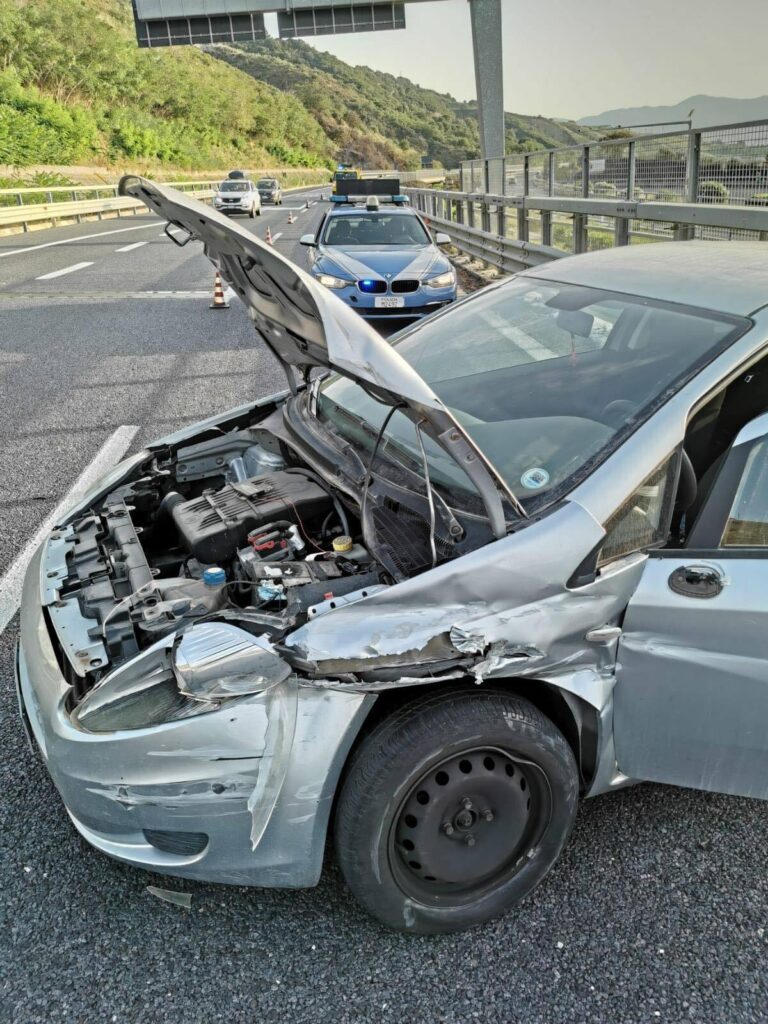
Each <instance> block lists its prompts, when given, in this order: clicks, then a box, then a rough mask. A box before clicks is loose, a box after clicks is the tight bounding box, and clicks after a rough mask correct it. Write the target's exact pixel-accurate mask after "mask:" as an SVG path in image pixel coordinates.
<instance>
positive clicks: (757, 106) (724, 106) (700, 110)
mask: <svg viewBox="0 0 768 1024" xmlns="http://www.w3.org/2000/svg"><path fill="white" fill-rule="evenodd" d="M691 110H693V118H692V120H693V127H694V128H706V127H707V126H708V125H717V124H728V123H730V122H732V121H757V120H760V119H761V118H768V96H756V97H755V98H754V99H746V100H741V99H736V98H735V97H732V96H689V97H688V99H686V100H680V102H679V103H675V104H673V105H672V106H669V107H663V106H660V107H618V108H616V109H615V110H604V111H603V112H602V114H592V115H590V116H589V117H582V118H580V119H579V121H578V123H579V124H580V125H622V126H626V125H633V124H646V123H648V122H650V121H653V122H656V121H678V120H687V118H688V114H689V112H690V111H691Z"/></svg>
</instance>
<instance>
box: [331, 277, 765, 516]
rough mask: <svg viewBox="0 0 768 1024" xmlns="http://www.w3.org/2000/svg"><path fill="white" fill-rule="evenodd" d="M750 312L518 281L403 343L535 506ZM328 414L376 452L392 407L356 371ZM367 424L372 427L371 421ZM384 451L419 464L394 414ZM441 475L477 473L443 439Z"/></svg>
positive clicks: (699, 363) (336, 379) (600, 454)
mask: <svg viewBox="0 0 768 1024" xmlns="http://www.w3.org/2000/svg"><path fill="white" fill-rule="evenodd" d="M749 326H750V322H749V321H747V320H743V319H741V318H737V317H731V316H725V315H719V314H716V313H712V312H709V311H705V310H698V309H693V308H691V307H688V306H678V305H671V304H667V303H660V302H652V301H650V300H648V299H645V298H640V297H637V296H632V295H622V294H619V293H616V292H609V291H603V290H600V289H597V288H584V287H580V286H575V285H566V284H559V283H556V282H552V281H550V280H547V281H543V280H542V281H538V280H536V279H535V278H531V277H529V278H520V279H519V280H517V281H515V282H511V283H508V284H506V285H504V286H503V287H500V288H496V289H493V290H490V291H488V292H487V293H486V294H484V295H482V296H478V298H476V299H473V300H471V301H469V302H467V303H464V304H462V305H460V306H457V307H455V308H454V309H453V310H452V311H450V312H448V313H445V314H439V315H438V316H435V317H433V318H431V319H430V320H428V321H425V322H424V323H423V324H420V325H417V326H416V327H415V328H411V329H409V330H407V331H406V332H403V333H402V334H401V335H399V336H397V337H396V338H393V339H392V344H393V345H394V346H395V348H396V349H397V351H398V352H399V354H400V355H401V356H403V358H404V359H405V360H406V361H407V362H408V363H410V365H411V366H412V367H413V368H414V369H415V370H416V371H417V372H418V373H419V374H420V375H421V377H422V378H423V379H424V380H425V381H426V382H427V383H428V384H429V385H430V386H431V388H432V389H433V391H435V393H436V394H437V395H438V396H439V398H440V399H441V400H442V401H443V402H444V403H445V405H446V406H447V407H448V409H449V410H450V411H451V412H452V414H453V415H454V416H455V417H456V419H457V420H458V421H459V423H461V424H462V426H463V427H464V429H465V430H466V431H467V433H468V434H469V435H470V436H471V437H472V439H473V440H474V442H475V443H476V444H477V446H478V447H479V448H480V449H481V451H482V452H483V453H484V454H485V455H486V457H487V458H488V459H489V460H490V462H491V463H492V464H493V465H494V466H495V468H496V470H497V472H498V473H499V475H500V476H501V477H502V478H503V479H504V481H505V482H506V483H507V485H508V486H509V488H510V490H511V491H512V492H513V493H514V494H515V496H516V497H517V498H518V499H519V500H520V501H521V502H522V504H523V506H524V507H525V508H526V509H527V510H528V511H531V510H533V509H536V508H539V507H541V506H543V505H546V504H549V503H550V502H551V501H554V500H556V499H557V498H559V497H561V496H562V495H563V494H565V493H567V492H568V491H569V490H570V489H572V488H573V487H574V486H575V485H576V483H578V482H579V481H580V480H581V479H583V478H584V477H585V476H586V475H587V473H589V472H591V470H592V469H593V468H594V467H595V466H597V465H598V464H599V463H600V462H602V461H603V460H604V459H605V458H606V457H607V456H608V455H609V454H610V453H611V452H612V451H613V450H614V449H615V448H617V447H618V445H619V444H621V442H622V441H623V440H624V439H625V438H626V437H627V436H628V435H629V434H630V433H631V432H632V431H633V430H635V429H636V428H637V426H638V425H639V424H640V423H641V422H643V421H644V420H646V419H647V418H648V416H650V415H651V413H652V412H653V411H654V410H655V409H656V408H658V407H659V406H660V405H661V404H663V403H664V402H665V401H667V400H668V399H669V398H670V397H671V395H672V394H673V393H674V392H675V391H676V390H678V389H679V388H680V387H681V386H682V385H683V383H684V382H685V381H686V380H688V379H690V377H692V376H693V374H694V373H696V372H698V370H699V369H701V367H703V366H704V365H705V364H706V363H708V362H709V361H711V360H712V359H713V358H714V357H715V356H716V355H717V354H718V353H719V352H721V351H722V350H723V349H724V348H725V347H726V346H727V345H729V344H731V342H732V341H733V340H734V339H735V338H737V337H738V336H739V335H740V334H742V333H743V332H744V331H745V330H747V329H748V328H749ZM316 408H317V415H318V417H319V418H320V419H321V421H324V422H325V423H326V424H327V425H328V426H329V427H331V429H333V430H334V431H336V432H337V433H340V434H342V435H343V436H345V437H347V438H349V439H351V440H353V441H354V442H355V444H356V445H357V446H358V447H363V448H370V446H371V445H372V444H373V440H372V438H373V437H374V436H375V433H376V431H378V429H379V428H380V426H381V424H382V422H383V419H384V417H385V416H386V414H387V412H388V409H387V407H386V406H384V405H382V404H381V403H380V402H377V401H375V400H374V399H373V398H371V397H370V395H368V394H367V393H366V392H365V391H364V390H363V389H362V388H361V387H360V386H359V385H357V384H356V383H354V381H351V380H349V379H348V378H345V377H340V376H335V375H334V376H331V377H328V378H326V379H325V380H324V381H323V382H322V383H321V384H320V386H319V389H318V395H317V406H316ZM363 425H364V426H363ZM380 451H381V453H382V455H383V456H384V457H386V456H389V457H390V458H393V459H395V460H398V461H401V462H402V461H406V462H408V464H409V465H410V466H411V467H412V466H413V465H414V464H415V465H416V466H418V459H419V457H420V450H419V446H418V440H417V438H416V436H415V431H414V427H413V424H412V423H411V422H410V421H409V420H408V419H407V418H406V417H405V415H403V414H402V413H400V412H397V413H395V414H394V416H393V417H392V419H391V420H390V423H389V426H388V428H387V431H386V437H385V440H384V442H383V444H382V445H381V447H380ZM427 453H428V457H429V461H430V476H431V478H432V480H433V483H437V484H442V485H444V486H445V487H447V488H448V489H450V490H451V491H453V492H455V493H458V492H460V491H462V490H465V491H469V490H471V487H472V485H471V484H470V482H469V480H468V479H467V477H466V476H465V475H464V474H463V472H462V471H461V470H460V469H459V468H458V466H457V465H456V464H455V463H453V462H452V460H450V459H449V457H448V456H447V455H446V454H445V453H444V452H443V451H442V449H440V448H439V447H438V446H437V445H436V444H433V443H431V442H429V443H428V444H427Z"/></svg>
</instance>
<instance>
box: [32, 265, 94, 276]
mask: <svg viewBox="0 0 768 1024" xmlns="http://www.w3.org/2000/svg"><path fill="white" fill-rule="evenodd" d="M92 266H93V260H91V261H90V262H85V263H73V264H72V266H71V267H63V268H62V269H61V270H52V271H51V272H50V274H41V275H40V277H36V278H35V280H36V281H52V280H53V278H54V277H64V275H65V274H74V272H75V271H76V270H83V269H84V268H85V267H92Z"/></svg>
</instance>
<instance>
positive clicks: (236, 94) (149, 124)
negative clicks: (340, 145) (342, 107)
mask: <svg viewBox="0 0 768 1024" xmlns="http://www.w3.org/2000/svg"><path fill="white" fill-rule="evenodd" d="M332 149H333V147H332V144H331V142H330V140H329V139H328V137H327V136H326V135H325V133H324V132H323V130H322V128H321V127H320V125H319V124H318V123H317V121H315V120H314V118H313V117H312V116H311V115H310V114H308V113H307V111H306V110H305V109H304V107H303V106H302V105H301V103H300V102H299V101H298V100H297V99H296V98H295V97H293V96H291V95H285V94H283V93H281V92H279V91H278V90H276V89H274V88H272V87H271V86H269V85H266V84H264V83H262V82H256V81H254V80H253V79H252V78H249V77H248V76H246V75H243V74H241V73H240V72H238V71H236V70H235V69H234V68H232V67H231V66H229V65H227V64H225V63H224V62H222V61H219V60H216V59H215V58H214V57H212V56H210V55H209V54H206V53H203V52H201V51H200V50H198V49H197V48H194V47H179V48H178V49H173V50H162V51H148V50H139V49H138V47H137V46H136V41H135V36H134V29H133V20H132V17H131V5H130V0H0V164H14V165H18V166H25V165H29V164H33V163H35V164H37V163H53V164H73V163H88V162H107V163H129V162H133V163H136V162H148V163H150V164H151V163H153V162H156V163H160V164H169V165H174V166H176V167H184V168H189V169H194V168H206V167H216V168H220V167H223V166H226V165H228V164H230V163H250V164H253V165H256V166H259V165H260V166H265V165H267V166H268V165H270V164H272V165H276V164H290V165H305V166H306V165H316V164H320V163H323V162H327V161H329V160H330V159H332V157H333V153H332Z"/></svg>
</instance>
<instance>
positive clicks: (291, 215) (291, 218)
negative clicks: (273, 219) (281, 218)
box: [288, 210, 296, 224]
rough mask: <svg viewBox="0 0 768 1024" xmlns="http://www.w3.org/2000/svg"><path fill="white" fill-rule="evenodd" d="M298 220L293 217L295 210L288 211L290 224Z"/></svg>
mask: <svg viewBox="0 0 768 1024" xmlns="http://www.w3.org/2000/svg"><path fill="white" fill-rule="evenodd" d="M295 220H296V218H295V217H294V216H293V210H289V211H288V223H289V224H293V222H294V221H295Z"/></svg>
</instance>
